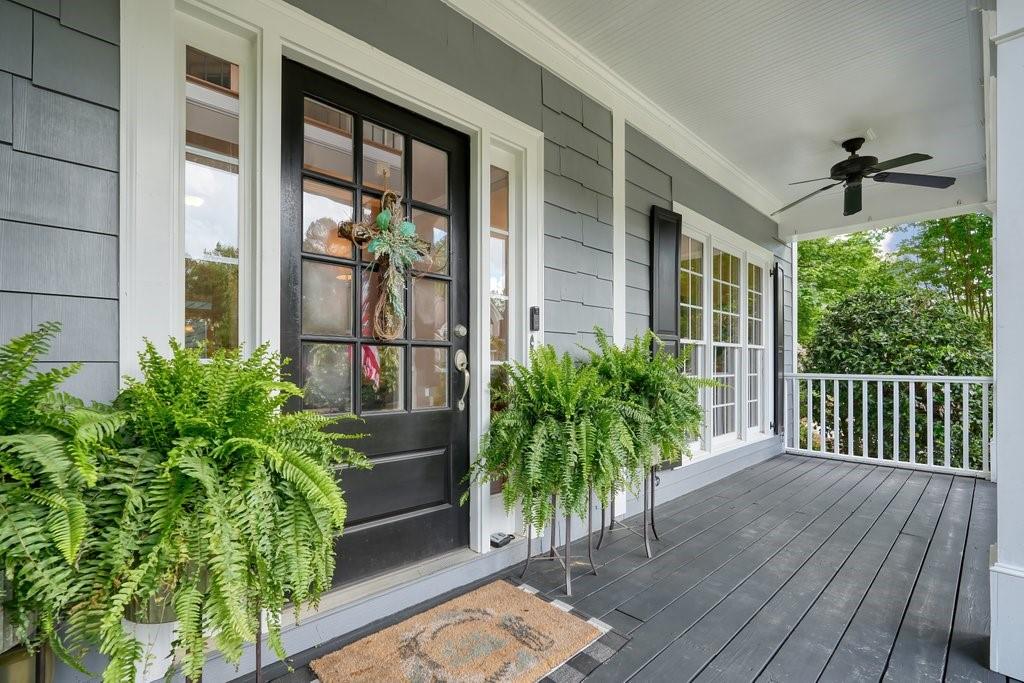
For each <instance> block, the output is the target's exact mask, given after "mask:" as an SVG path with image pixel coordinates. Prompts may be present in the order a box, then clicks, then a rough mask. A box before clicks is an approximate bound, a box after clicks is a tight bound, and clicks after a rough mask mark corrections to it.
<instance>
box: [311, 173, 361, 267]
mask: <svg viewBox="0 0 1024 683" xmlns="http://www.w3.org/2000/svg"><path fill="white" fill-rule="evenodd" d="M350 220H352V192H351V190H345V189H342V188H340V187H334V186H332V185H328V184H327V183H321V182H318V181H316V180H311V179H309V178H306V179H304V180H303V181H302V250H303V251H305V252H309V253H311V254H327V255H328V256H337V257H338V258H352V242H351V241H350V240H348V239H346V238H344V237H342V236H341V235H339V234H338V224H340V223H344V222H346V221H350Z"/></svg>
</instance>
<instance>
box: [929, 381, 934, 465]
mask: <svg viewBox="0 0 1024 683" xmlns="http://www.w3.org/2000/svg"><path fill="white" fill-rule="evenodd" d="M932 399H933V396H932V383H931V382H928V464H929V465H934V464H935V456H934V452H935V408H934V405H933V401H932Z"/></svg>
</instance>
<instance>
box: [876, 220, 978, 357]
mask: <svg viewBox="0 0 1024 683" xmlns="http://www.w3.org/2000/svg"><path fill="white" fill-rule="evenodd" d="M896 256H897V257H898V259H899V263H898V267H899V268H900V270H901V271H902V272H904V273H906V274H907V275H909V277H910V278H911V279H912V280H914V281H916V282H918V283H920V284H921V285H924V286H926V287H932V288H934V289H937V290H939V291H941V292H943V293H944V294H946V296H948V297H949V298H950V299H951V300H952V301H953V303H955V304H956V305H957V306H959V307H960V308H961V309H962V310H963V311H964V313H966V314H967V315H968V316H970V317H971V318H972V319H974V320H976V321H978V322H979V323H980V324H981V326H982V327H983V328H984V330H985V331H986V334H987V335H988V337H989V338H991V335H992V218H991V217H990V216H986V215H984V214H978V213H968V214H964V215H962V216H953V217H951V218H939V219H937V220H932V221H924V222H923V223H920V224H919V226H918V229H917V230H915V231H914V232H913V234H912V235H911V236H910V237H909V238H908V239H907V240H906V241H905V242H903V243H902V244H901V245H900V247H899V250H898V251H897V252H896Z"/></svg>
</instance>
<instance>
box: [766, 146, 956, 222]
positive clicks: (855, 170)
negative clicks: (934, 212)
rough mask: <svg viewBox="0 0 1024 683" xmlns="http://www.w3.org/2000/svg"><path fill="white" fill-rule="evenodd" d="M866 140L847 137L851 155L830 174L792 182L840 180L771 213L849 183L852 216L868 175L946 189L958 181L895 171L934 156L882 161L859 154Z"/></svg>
mask: <svg viewBox="0 0 1024 683" xmlns="http://www.w3.org/2000/svg"><path fill="white" fill-rule="evenodd" d="M863 144H864V138H850V139H849V140H846V141H844V142H843V149H845V150H846V151H847V152H849V153H850V156H849V157H847V158H846V159H843V160H842V161H840V162H839V163H838V164H836V165H835V166H833V167H832V170H830V171H829V174H828V176H827V177H825V178H812V179H810V180H800V181H798V182H795V183H790V185H800V184H801V183H813V182H815V181H817V180H835V181H838V182H835V183H832V184H831V185H826V186H825V187H822V188H819V189H817V190H815V191H814V192H812V193H810V194H809V195H806V196H804V197H801V198H800V199H798V200H796V201H795V202H792V203H790V204H786V205H785V206H784V207H782V208H781V209H779V210H778V211H775V212H774V213H772V214H771V215H773V216H774V215H775V214H777V213H782V212H783V211H785V210H786V209H789V208H792V207H794V206H796V205H797V204H799V203H800V202H802V201H804V200H806V199H810V198H811V197H813V196H814V195H816V194H818V193H820V192H824V191H825V190H830V189H832V188H833V187H836V186H837V185H844V184H845V185H846V190H845V192H844V195H843V215H844V216H852V215H853V214H855V213H857V212H858V211H860V209H861V183H862V181H863V180H864V179H865V178H871V179H872V180H874V181H876V182H879V183H899V184H900V185H917V186H919V187H934V188H938V189H945V188H947V187H949V186H950V185H952V184H953V183H954V182H956V178H950V177H949V176H940V175H921V174H919V173H892V172H890V171H889V169H891V168H898V167H900V166H906V165H907V164H916V163H917V162H919V161H927V160H928V159H931V157H930V156H928V155H927V154H919V153H915V154H905V155H904V156H901V157H896V158H895V159H889V160H888V161H882V162H879V161H878V157H868V156H864V157H862V156H859V155H858V154H857V151H858V150H859V149H860V147H861V145H863Z"/></svg>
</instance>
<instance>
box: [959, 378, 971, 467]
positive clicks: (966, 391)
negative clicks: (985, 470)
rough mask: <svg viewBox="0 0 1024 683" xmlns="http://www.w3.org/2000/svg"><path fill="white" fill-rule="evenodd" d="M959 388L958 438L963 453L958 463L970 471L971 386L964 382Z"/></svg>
mask: <svg viewBox="0 0 1024 683" xmlns="http://www.w3.org/2000/svg"><path fill="white" fill-rule="evenodd" d="M960 386H961V387H962V394H963V398H962V399H961V406H960V431H961V432H962V434H961V435H960V436H961V438H962V440H963V445H962V446H961V450H962V451H963V455H962V459H963V462H961V463H960V466H961V467H963V468H964V469H965V470H969V469H971V453H970V451H971V446H970V443H971V442H970V433H971V423H970V420H969V418H970V412H971V391H970V389H971V385H970V384H968V383H967V382H964V383H963V384H961V385H960Z"/></svg>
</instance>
